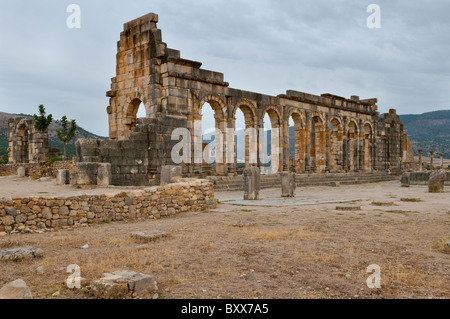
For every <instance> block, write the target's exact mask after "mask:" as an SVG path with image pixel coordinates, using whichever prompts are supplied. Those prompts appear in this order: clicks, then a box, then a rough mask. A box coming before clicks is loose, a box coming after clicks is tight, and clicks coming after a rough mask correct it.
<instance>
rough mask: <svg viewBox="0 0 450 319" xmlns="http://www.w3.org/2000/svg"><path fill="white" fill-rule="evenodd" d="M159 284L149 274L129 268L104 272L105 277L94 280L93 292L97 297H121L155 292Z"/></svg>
mask: <svg viewBox="0 0 450 319" xmlns="http://www.w3.org/2000/svg"><path fill="white" fill-rule="evenodd" d="M157 290H158V285H157V283H156V281H155V280H154V278H153V277H152V276H149V275H145V274H140V273H136V272H134V271H129V270H121V271H115V272H113V273H105V274H103V278H101V279H99V280H95V281H93V282H92V290H91V293H92V294H93V295H94V297H96V298H102V299H121V298H123V297H125V296H127V295H128V294H133V293H136V294H139V295H147V294H154V293H155V292H156V291H157Z"/></svg>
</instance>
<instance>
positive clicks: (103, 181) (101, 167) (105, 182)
mask: <svg viewBox="0 0 450 319" xmlns="http://www.w3.org/2000/svg"><path fill="white" fill-rule="evenodd" d="M179 167H180V169H181V166H179ZM111 183H112V174H111V164H110V163H99V164H98V168H97V185H98V186H109V185H111Z"/></svg>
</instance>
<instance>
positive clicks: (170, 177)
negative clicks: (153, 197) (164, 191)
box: [161, 165, 183, 185]
mask: <svg viewBox="0 0 450 319" xmlns="http://www.w3.org/2000/svg"><path fill="white" fill-rule="evenodd" d="M182 175H183V168H182V167H181V166H173V165H167V166H162V167H161V185H165V184H171V183H176V182H177V179H179V178H181V177H182Z"/></svg>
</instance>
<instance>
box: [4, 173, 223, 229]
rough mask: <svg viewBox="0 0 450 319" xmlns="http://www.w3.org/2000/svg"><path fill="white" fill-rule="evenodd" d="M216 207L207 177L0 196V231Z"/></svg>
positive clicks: (63, 227)
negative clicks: (97, 190)
mask: <svg viewBox="0 0 450 319" xmlns="http://www.w3.org/2000/svg"><path fill="white" fill-rule="evenodd" d="M216 207H217V200H216V199H215V197H214V190H213V187H212V184H211V182H209V181H207V180H185V181H184V182H182V183H177V184H170V185H166V186H159V187H151V188H145V189H142V190H133V191H129V192H123V193H119V194H115V195H81V196H74V197H61V198H59V197H57V198H43V197H24V198H14V199H5V198H3V199H0V232H3V231H4V232H7V233H11V232H13V233H15V232H33V231H44V230H52V229H55V230H56V229H67V228H74V227H80V226H86V225H89V224H98V223H102V222H107V223H109V222H115V221H132V220H139V219H159V218H161V217H162V216H171V215H175V214H177V213H182V212H188V211H199V210H203V209H210V208H216Z"/></svg>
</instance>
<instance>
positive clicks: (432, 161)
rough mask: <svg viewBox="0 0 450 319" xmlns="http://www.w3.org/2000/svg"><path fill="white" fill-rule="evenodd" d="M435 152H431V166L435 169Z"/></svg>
mask: <svg viewBox="0 0 450 319" xmlns="http://www.w3.org/2000/svg"><path fill="white" fill-rule="evenodd" d="M433 163H434V152H430V168H431V169H434V164H433Z"/></svg>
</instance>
